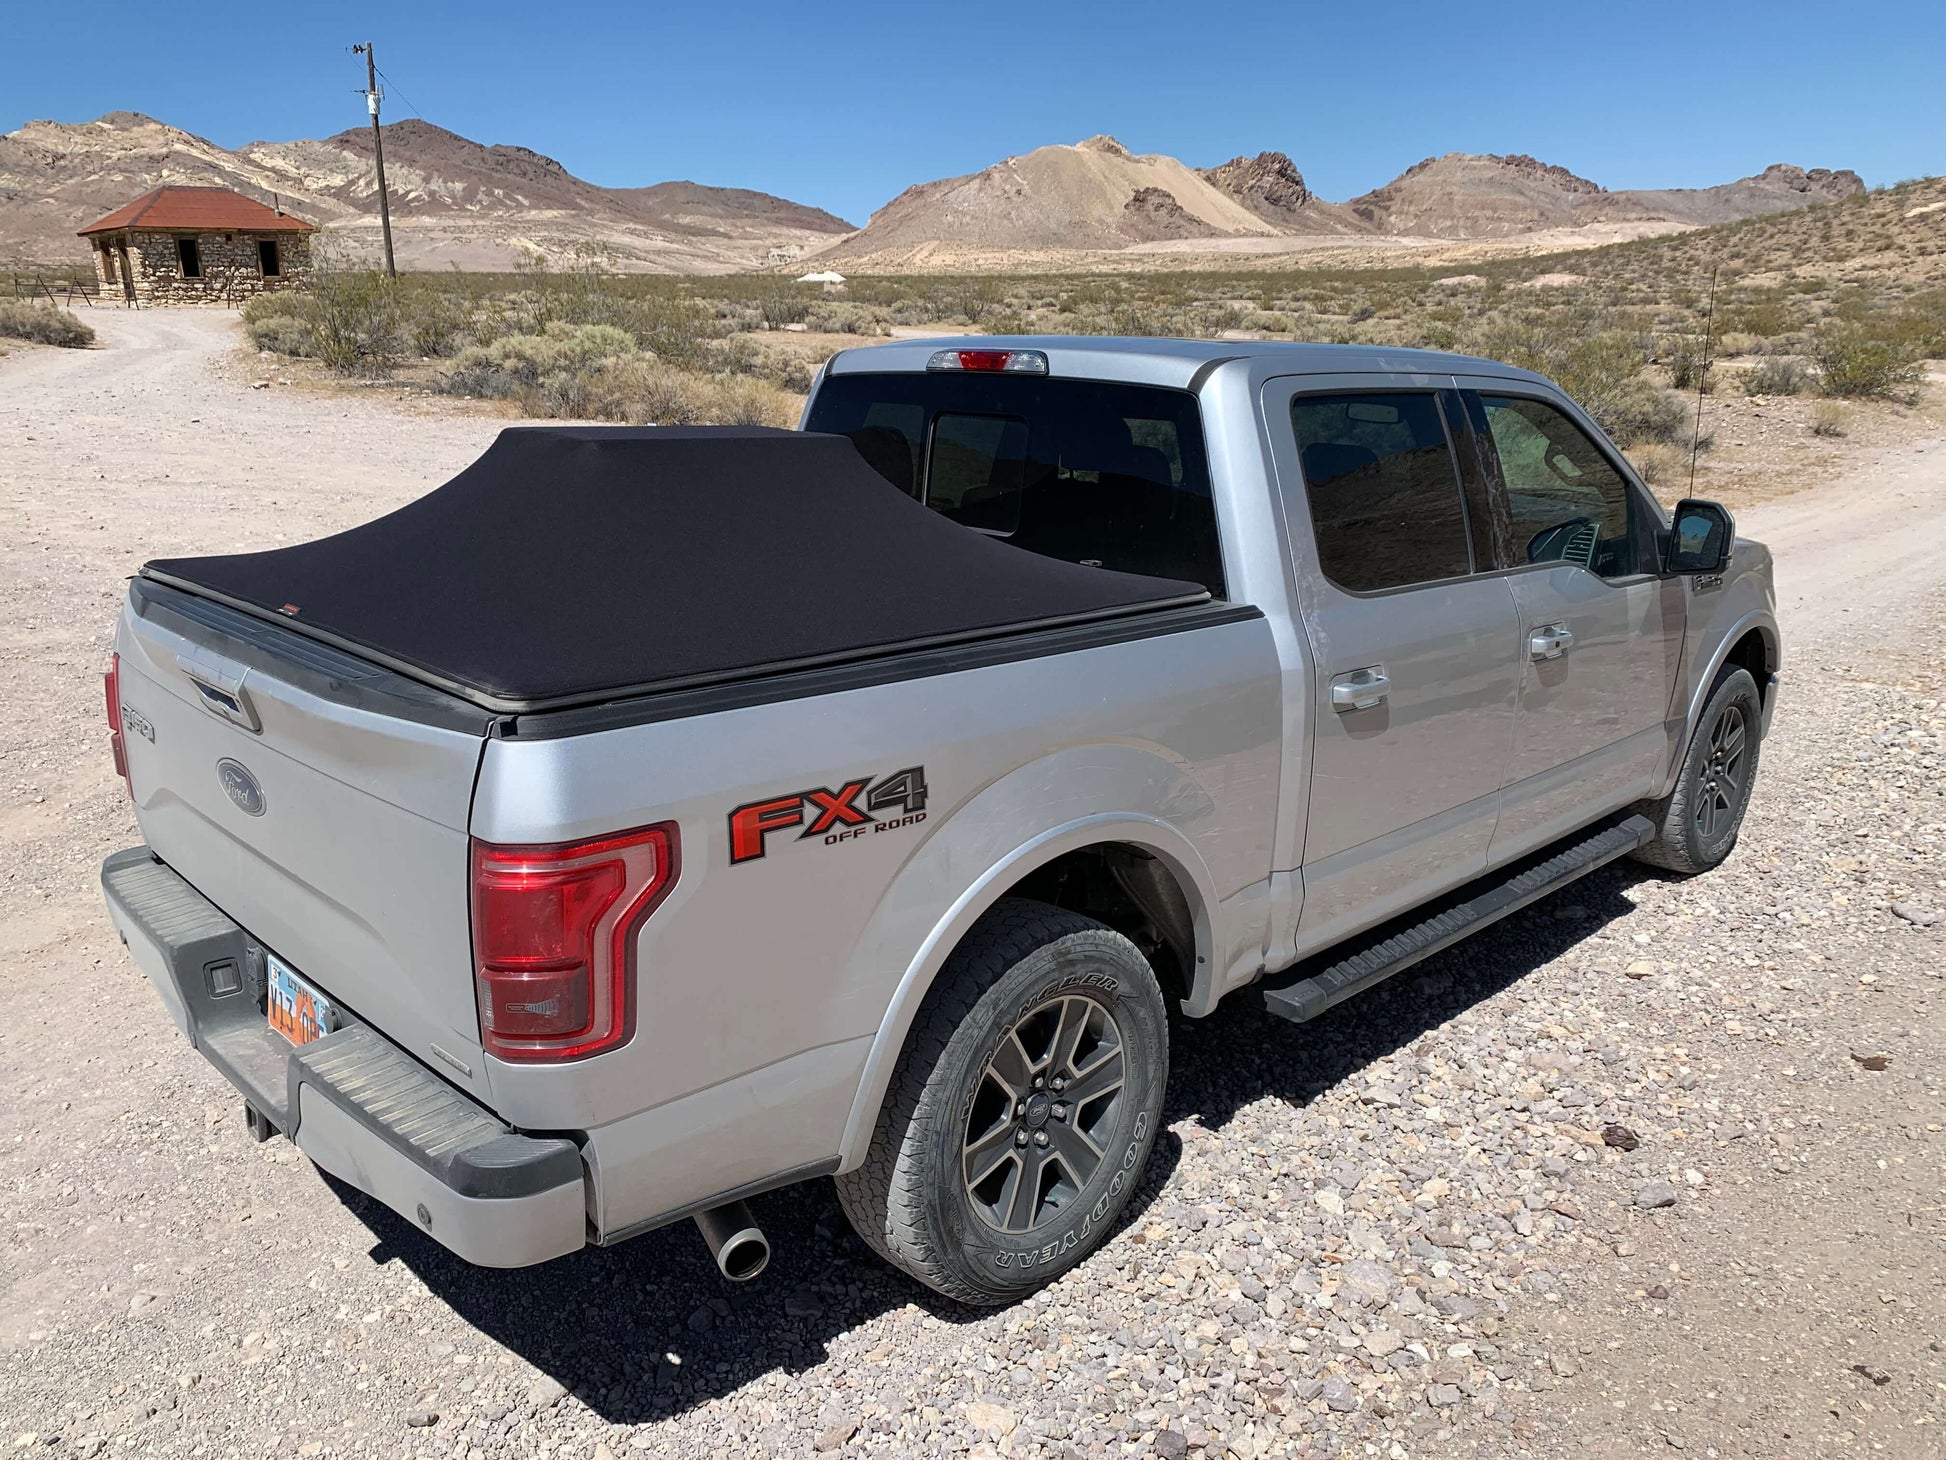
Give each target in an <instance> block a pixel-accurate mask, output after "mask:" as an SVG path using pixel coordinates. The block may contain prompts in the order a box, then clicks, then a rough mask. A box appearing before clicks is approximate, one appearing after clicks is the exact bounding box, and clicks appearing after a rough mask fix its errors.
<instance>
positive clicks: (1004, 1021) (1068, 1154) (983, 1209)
mask: <svg viewBox="0 0 1946 1460" xmlns="http://www.w3.org/2000/svg"><path fill="white" fill-rule="evenodd" d="M1168 1073H1169V1047H1168V1017H1167V1013H1166V1011H1165V1009H1164V1007H1163V1001H1162V992H1161V990H1160V989H1159V988H1158V987H1157V985H1156V980H1155V974H1154V972H1153V971H1152V970H1151V969H1150V967H1149V964H1148V961H1147V960H1146V959H1145V958H1143V956H1142V954H1141V953H1140V951H1138V950H1137V949H1136V947H1135V945H1134V944H1132V943H1130V942H1129V941H1128V939H1126V938H1124V937H1123V936H1122V935H1121V934H1119V933H1117V932H1115V931H1113V930H1112V929H1110V928H1107V927H1104V926H1103V925H1102V924H1100V923H1097V922H1095V921H1094V920H1093V919H1090V918H1085V917H1082V916H1080V915H1079V914H1077V913H1071V912H1066V911H1064V910H1062V909H1060V908H1056V907H1050V906H1048V905H1046V904H1044V903H1037V902H1028V901H1025V900H1022V899H1009V900H1007V901H1005V902H1002V903H1000V904H999V905H998V906H997V907H995V909H994V910H993V911H992V912H991V913H989V914H988V915H987V916H986V917H985V918H983V919H982V920H981V921H980V923H979V924H978V925H977V926H976V927H975V928H974V929H973V931H972V932H971V933H969V934H968V935H967V937H966V940H965V941H964V942H963V943H962V944H961V945H960V947H959V948H958V949H957V950H955V952H954V953H953V956H952V957H951V958H950V959H949V960H948V961H947V964H946V967H945V968H944V969H943V970H942V971H941V973H940V978H939V982H938V984H937V985H936V986H935V988H934V990H933V992H932V993H931V994H930V995H929V996H928V998H927V1001H926V1005H925V1007H924V1008H923V1009H921V1010H920V1013H919V1018H918V1020H917V1021H916V1023H915V1024H914V1026H913V1030H912V1033H911V1035H910V1037H909V1038H908V1039H907V1042H906V1047H905V1050H904V1052H903V1053H902V1054H901V1055H900V1058H899V1064H898V1068H897V1069H896V1070H895V1071H894V1073H893V1077H892V1085H891V1088H890V1090H888V1091H887V1093H886V1101H885V1108H884V1110H883V1112H882V1113H881V1115H880V1117H879V1123H878V1126H877V1129H876V1130H875V1131H874V1133H873V1136H872V1145H871V1150H870V1152H869V1153H868V1155H867V1158H866V1160H865V1162H864V1164H863V1165H861V1166H860V1167H859V1168H858V1169H856V1170H855V1171H851V1172H848V1173H846V1174H845V1175H843V1176H840V1177H839V1178H838V1179H837V1186H838V1199H839V1201H840V1203H841V1204H842V1205H843V1206H844V1209H845V1214H846V1216H848V1217H849V1218H850V1219H851V1223H852V1225H853V1226H854V1227H856V1228H857V1229H858V1233H859V1235H860V1236H862V1237H863V1238H864V1239H865V1241H866V1242H867V1243H869V1244H870V1245H871V1246H872V1247H873V1248H874V1249H875V1250H876V1251H877V1252H879V1253H880V1254H881V1255H882V1256H884V1257H886V1258H887V1259H889V1260H890V1261H891V1262H893V1263H895V1264H897V1265H898V1266H899V1267H902V1268H904V1269H905V1270H906V1271H907V1272H909V1273H911V1274H912V1275H913V1276H914V1277H916V1278H918V1279H919V1281H921V1282H923V1283H925V1284H927V1285H928V1286H929V1287H933V1288H936V1289H938V1290H939V1291H940V1292H942V1293H945V1294H947V1295H948V1296H950V1297H953V1298H957V1299H959V1300H960V1301H962V1302H966V1303H975V1304H981V1305H994V1304H1000V1303H1006V1302H1011V1301H1013V1300H1014V1299H1017V1298H1020V1297H1023V1296H1025V1295H1026V1294H1028V1293H1030V1292H1032V1291H1033V1290H1034V1289H1036V1288H1038V1287H1040V1286H1042V1285H1043V1284H1045V1283H1047V1282H1049V1281H1050V1280H1051V1279H1053V1278H1054V1277H1055V1276H1057V1275H1058V1274H1059V1273H1061V1272H1064V1271H1065V1270H1066V1269H1068V1268H1070V1267H1072V1266H1074V1264H1075V1263H1077V1262H1079V1261H1081V1259H1082V1258H1083V1257H1085V1256H1086V1255H1087V1254H1088V1253H1089V1252H1091V1251H1093V1250H1094V1248H1095V1247H1096V1246H1097V1245H1098V1244H1099V1243H1100V1242H1101V1239H1102V1238H1103V1237H1104V1236H1106V1235H1107V1233H1108V1231H1109V1230H1110V1228H1112V1227H1113V1225H1114V1222H1115V1219H1116V1217H1117V1216H1118V1215H1119V1214H1120V1212H1121V1210H1122V1208H1123V1206H1124V1205H1126V1204H1127V1202H1128V1198H1129V1196H1130V1194H1131V1193H1132V1192H1133V1190H1134V1188H1135V1183H1136V1181H1137V1179H1138V1178H1139V1177H1140V1175H1141V1172H1142V1168H1143V1165H1144V1164H1145V1163H1146V1161H1147V1159H1148V1154H1149V1149H1150V1147H1151V1145H1153V1143H1154V1141H1155V1129H1156V1123H1157V1120H1158V1119H1159V1117H1160V1115H1161V1111H1162V1094H1163V1087H1164V1085H1165V1084H1166V1083H1167V1080H1168Z"/></svg>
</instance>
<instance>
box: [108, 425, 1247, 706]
mask: <svg viewBox="0 0 1946 1460" xmlns="http://www.w3.org/2000/svg"><path fill="white" fill-rule="evenodd" d="M142 572H143V574H144V576H146V577H149V578H153V579H156V580H158V581H161V582H164V583H169V584H173V585H175V586H177V587H180V588H186V589H189V590H191V591H193V592H196V593H199V594H202V595H204V596H207V597H210V598H214V599H217V600H219V601H221V602H225V603H229V604H231V605H233V606H234V607H237V608H240V609H243V610H244V611H246V612H249V613H253V614H255V615H257V616H259V617H263V618H269V619H273V620H275V621H277V622H279V623H282V624H285V625H287V626H288V627H290V628H293V629H296V630H298V631H299V632H302V633H306V634H309V635H311V636H312V637H314V638H317V639H320V640H323V641H325V642H329V643H334V644H338V645H341V646H344V647H347V648H350V649H353V650H355V651H357V652H359V653H361V654H363V655H365V656H366V657H368V658H370V659H372V660H375V661H377V662H379V663H382V664H386V665H388V666H390V667H392V668H394V669H398V670H400V671H402V672H404V673H407V674H410V675H412V676H414V677H415V678H418V679H421V680H423V681H425V682H426V683H429V684H433V685H437V686H438V687H440V688H442V689H446V690H448V691H450V692H452V693H455V694H458V695H460V696H462V697H464V698H466V699H468V700H471V701H473V702H474V703H476V704H479V705H481V706H483V707H485V708H487V709H491V710H500V711H506V712H515V711H527V710H538V709H546V708H555V707H561V706H566V705H574V704H586V703H590V702H594V701H598V700H602V699H609V698H613V697H615V696H617V695H623V694H638V693H646V692H649V691H653V690H662V689H674V688H677V687H681V686H691V685H700V684H712V683H720V682H724V681H727V680H732V679H738V678H744V677H748V676H751V675H754V674H758V673H763V672H767V671H771V670H777V669H784V668H792V669H795V668H803V667H808V666H811V665H816V664H831V663H842V662H846V661H848V660H855V659H859V658H863V657H866V656H875V655H879V654H883V653H887V652H894V651H899V650H905V649H914V648H919V647H922V646H929V645H940V644H948V643H954V642H961V641H970V640H985V639H990V638H994V637H996V636H1001V635H1006V634H1011V633H1021V632H1025V631H1028V630H1035V629H1042V628H1046V627H1050V626H1053V625H1058V624H1069V623H1080V622H1086V621H1089V620H1093V619H1104V618H1109V617H1117V616H1122V615H1127V614H1131V613H1138V612H1142V611H1145V610H1154V609H1157V608H1162V607H1167V606H1172V605H1182V604H1193V603H1200V602H1202V601H1204V600H1205V599H1207V598H1208V596H1209V595H1208V592H1207V590H1206V589H1204V588H1203V587H1202V586H1201V585H1200V584H1195V583H1182V582H1177V581H1174V580H1172V579H1165V578H1146V577H1138V576H1135V575H1132V574H1126V573H1112V572H1106V571H1104V570H1102V569H1100V568H1090V567H1085V566H1082V565H1080V564H1076V563H1065V562H1060V561H1057V560H1055V559H1052V558H1046V557H1040V556H1037V555H1035V554H1033V553H1029V552H1024V551H1022V550H1021V549H1018V548H1014V547H1009V546H1008V545H1007V544H1006V543H1004V542H1000V541H996V540H995V539H993V538H989V537H985V536H982V535H981V534H980V533H978V532H975V531H973V530H971V529H970V528H965V527H961V526H958V525H956V524H954V523H952V522H949V521H947V520H946V519H945V518H943V517H941V516H939V515H938V514H937V513H935V512H933V511H932V510H931V509H929V508H927V507H925V506H922V505H921V504H920V503H918V502H916V501H914V500H913V499H912V498H911V497H908V496H907V495H905V494H904V493H903V492H901V491H899V490H898V489H897V488H895V487H893V486H891V485H890V484H888V483H887V482H886V481H885V479H884V478H882V477H881V476H879V475H878V473H877V472H875V471H873V470H872V468H871V467H869V466H867V465H866V464H865V462H864V460H863V458H861V457H860V456H859V455H858V452H857V450H856V449H855V448H854V447H853V446H852V444H851V442H850V441H849V440H848V439H847V438H845V437H842V436H819V435H807V434H803V433H800V432H795V431H775V430H766V429H760V428H730V427H724V428H710V427H598V426H587V427H516V428H511V429H509V430H505V431H502V432H501V433H500V437H499V439H498V440H497V441H495V442H494V443H493V445H492V446H491V447H489V448H488V449H487V452H486V454H485V455H484V456H482V457H481V458H480V459H479V460H478V461H476V462H474V463H473V465H472V466H470V467H468V468H467V469H466V470H465V471H463V472H461V473H460V474H459V475H458V476H456V477H454V478H453V480H452V481H450V482H448V483H446V485H445V486H443V487H439V488H437V489H436V490H434V491H432V492H430V493H428V494H427V495H426V496H424V497H421V498H420V499H419V500H418V501H416V502H412V503H410V504H408V505H407V506H404V507H401V508H400V509H399V510H398V511H396V512H393V513H391V514H389V515H388V516H385V517H381V518H379V519H378V520H377V521H375V522H368V523H366V524H365V525H364V526H362V527H354V528H352V529H351V530H350V531H348V532H341V533H338V534H337V535H335V536H333V537H327V538H321V539H319V540H318V541H316V542H308V543H300V544H298V545H297V546H294V547H286V548H277V549H274V550H272V551H269V552H260V553H236V554H231V555H227V556H222V557H206V558H166V559H162V560H159V561H156V562H152V563H149V564H148V565H147V566H146V567H144V568H143V570H142Z"/></svg>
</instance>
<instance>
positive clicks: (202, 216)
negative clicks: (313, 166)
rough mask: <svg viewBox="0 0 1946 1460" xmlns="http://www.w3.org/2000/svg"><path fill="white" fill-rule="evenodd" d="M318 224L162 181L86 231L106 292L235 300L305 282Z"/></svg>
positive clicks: (136, 297) (138, 300)
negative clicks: (159, 185) (162, 183)
mask: <svg viewBox="0 0 1946 1460" xmlns="http://www.w3.org/2000/svg"><path fill="white" fill-rule="evenodd" d="M316 231H317V229H316V227H315V226H314V225H313V224H310V223H306V222H305V221H304V220H303V219H302V218H297V217H293V216H292V215H291V214H289V213H286V212H284V210H283V209H282V208H269V207H265V206H264V205H263V204H262V203H259V202H257V201H255V200H254V199H251V198H246V197H244V196H243V194H241V193H233V192H231V191H230V190H229V189H228V188H175V187H165V188H157V189H155V190H154V191H153V192H148V193H144V194H143V195H142V196H141V197H139V198H137V199H136V200H135V201H134V202H132V203H128V204H125V205H124V206H122V207H120V208H117V209H116V210H115V211H114V212H112V213H110V214H109V215H108V216H107V217H106V218H103V219H102V220H101V221H100V222H98V223H90V224H89V225H88V226H87V227H86V228H84V229H82V230H81V235H80V236H81V237H83V238H85V239H87V240H88V242H89V244H90V245H91V246H92V247H93V249H94V259H95V270H96V272H97V274H98V276H99V277H100V279H101V282H102V291H101V292H102V298H103V299H107V300H114V299H120V300H121V301H123V302H124V303H126V304H129V305H140V304H199V303H224V304H227V303H234V302H236V301H237V300H240V299H242V298H244V297H245V296H246V295H250V294H260V293H263V292H264V291H265V290H269V289H288V288H292V287H294V286H299V285H301V284H302V283H303V282H304V277H305V275H306V274H307V273H308V272H309V270H310V267H311V235H312V234H313V233H315V232H316Z"/></svg>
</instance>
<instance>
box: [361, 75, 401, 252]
mask: <svg viewBox="0 0 1946 1460" xmlns="http://www.w3.org/2000/svg"><path fill="white" fill-rule="evenodd" d="M351 53H352V54H353V55H354V56H356V55H359V54H360V53H363V55H364V57H365V110H366V111H368V112H370V113H371V114H372V161H373V162H375V163H376V164H377V165H378V226H379V228H380V229H381V230H383V232H384V234H385V273H386V277H388V278H392V279H396V278H398V277H399V266H398V265H397V264H396V263H394V262H393V261H392V204H391V203H390V201H388V200H387V198H386V196H385V139H384V138H383V137H381V136H379V132H378V57H377V56H376V55H375V54H373V51H372V43H371V42H370V41H366V42H365V44H364V45H362V46H353V47H352V48H351Z"/></svg>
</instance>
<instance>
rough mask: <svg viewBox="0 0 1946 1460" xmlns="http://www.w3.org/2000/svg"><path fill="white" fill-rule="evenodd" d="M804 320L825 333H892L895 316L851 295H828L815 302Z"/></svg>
mask: <svg viewBox="0 0 1946 1460" xmlns="http://www.w3.org/2000/svg"><path fill="white" fill-rule="evenodd" d="M802 319H803V323H804V324H805V325H806V326H808V327H809V328H811V329H814V330H816V331H817V332H818V333H819V334H821V335H889V334H890V333H892V330H891V323H892V321H891V316H890V315H889V314H887V313H886V311H885V310H883V309H879V308H876V307H875V306H873V305H869V304H855V303H853V302H852V301H850V300H848V299H827V300H823V301H821V302H819V303H818V304H815V305H813V306H812V307H811V308H810V309H809V310H807V311H806V312H805V314H804V315H803V317H802Z"/></svg>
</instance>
